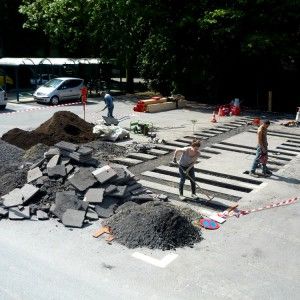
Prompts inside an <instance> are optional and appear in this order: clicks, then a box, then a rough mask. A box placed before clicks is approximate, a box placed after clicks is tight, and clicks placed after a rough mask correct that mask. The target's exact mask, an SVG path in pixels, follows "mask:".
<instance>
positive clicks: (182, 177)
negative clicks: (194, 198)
mask: <svg viewBox="0 0 300 300" xmlns="http://www.w3.org/2000/svg"><path fill="white" fill-rule="evenodd" d="M187 169H188V167H182V166H179V175H180V182H179V194H180V195H183V186H184V183H185V179H186V177H187V175H186V173H185V172H186V170H187ZM188 175H189V177H191V178H189V179H190V182H191V189H192V194H196V183H195V181H196V177H195V168H194V167H192V168H191V169H190V171H189V173H188Z"/></svg>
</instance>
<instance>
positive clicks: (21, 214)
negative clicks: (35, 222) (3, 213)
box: [8, 206, 30, 220]
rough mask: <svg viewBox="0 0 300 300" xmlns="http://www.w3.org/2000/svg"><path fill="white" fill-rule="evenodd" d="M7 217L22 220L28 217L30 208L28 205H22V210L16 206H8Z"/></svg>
mask: <svg viewBox="0 0 300 300" xmlns="http://www.w3.org/2000/svg"><path fill="white" fill-rule="evenodd" d="M8 218H9V219H10V220H24V219H30V209H29V206H26V207H24V209H23V210H20V209H18V208H15V207H13V208H10V209H9V212H8Z"/></svg>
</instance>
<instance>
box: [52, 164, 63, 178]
mask: <svg viewBox="0 0 300 300" xmlns="http://www.w3.org/2000/svg"><path fill="white" fill-rule="evenodd" d="M47 172H48V176H49V177H65V176H66V175H67V173H66V167H65V166H64V165H57V166H54V167H52V168H47Z"/></svg>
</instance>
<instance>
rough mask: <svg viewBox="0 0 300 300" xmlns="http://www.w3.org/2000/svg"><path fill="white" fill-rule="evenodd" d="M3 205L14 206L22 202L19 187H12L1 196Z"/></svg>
mask: <svg viewBox="0 0 300 300" xmlns="http://www.w3.org/2000/svg"><path fill="white" fill-rule="evenodd" d="M2 199H3V206H5V207H14V206H18V205H21V204H23V194H22V191H21V189H18V188H16V189H14V190H12V191H11V192H10V193H8V194H6V195H4V196H2Z"/></svg>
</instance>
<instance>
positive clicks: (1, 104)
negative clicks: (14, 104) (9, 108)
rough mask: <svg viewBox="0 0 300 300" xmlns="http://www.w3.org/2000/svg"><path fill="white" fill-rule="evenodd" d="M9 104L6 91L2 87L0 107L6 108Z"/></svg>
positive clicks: (0, 90)
mask: <svg viewBox="0 0 300 300" xmlns="http://www.w3.org/2000/svg"><path fill="white" fill-rule="evenodd" d="M6 104H7V95H6V92H5V91H4V90H3V89H2V88H1V87H0V109H5V107H6Z"/></svg>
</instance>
